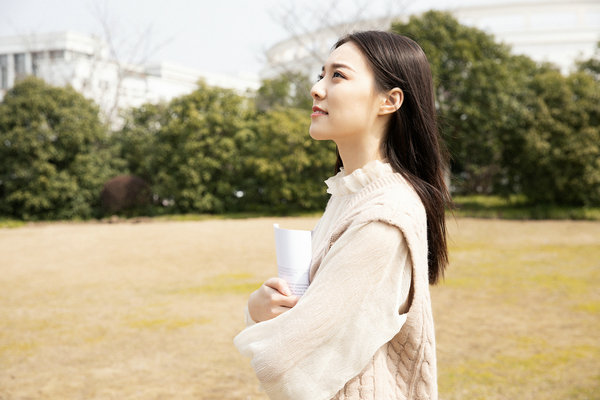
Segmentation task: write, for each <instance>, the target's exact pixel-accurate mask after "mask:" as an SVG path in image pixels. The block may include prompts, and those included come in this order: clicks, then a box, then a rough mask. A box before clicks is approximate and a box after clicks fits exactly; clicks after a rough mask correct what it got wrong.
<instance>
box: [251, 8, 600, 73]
mask: <svg viewBox="0 0 600 400" xmlns="http://www.w3.org/2000/svg"><path fill="white" fill-rule="evenodd" d="M447 11H449V12H451V13H452V14H453V15H454V16H455V17H456V18H457V19H458V21H459V22H460V23H462V24H465V25H468V26H474V27H477V28H480V29H482V30H484V31H486V32H488V33H491V34H493V35H494V36H495V37H496V40H499V41H502V42H504V43H507V44H509V45H511V46H512V50H513V53H515V54H525V55H528V56H530V57H531V58H533V59H534V60H536V61H550V62H552V63H554V64H556V65H557V66H559V67H560V69H561V71H563V73H567V72H568V71H569V70H571V69H572V68H573V66H574V62H575V60H576V59H578V58H589V57H591V56H592V55H593V53H594V50H595V48H596V43H597V42H598V41H599V40H600V0H520V1H516V0H480V1H477V2H471V4H470V5H465V6H461V7H454V8H450V9H447ZM408 17H409V15H399V16H396V17H395V18H394V19H396V20H400V21H406V20H407V19H408ZM389 27H390V18H389V17H386V18H382V19H379V20H367V21H355V22H350V23H347V24H344V25H337V26H333V27H328V28H326V29H322V30H318V31H314V32H307V33H306V34H304V35H301V36H297V37H292V38H289V39H286V40H284V41H282V42H279V43H277V44H275V45H274V46H272V47H271V48H270V49H269V50H268V51H267V65H266V66H265V68H264V69H263V70H262V71H261V75H262V76H264V77H270V76H273V75H276V74H278V73H280V72H282V71H299V72H303V73H306V74H308V75H309V76H311V77H312V76H313V75H314V76H316V74H318V73H319V72H320V69H321V66H322V65H323V62H324V60H325V59H326V58H327V55H328V53H329V52H330V50H331V46H333V44H334V43H335V42H336V40H337V39H338V38H339V37H340V36H342V35H343V34H345V33H348V32H352V31H356V30H365V29H383V30H387V29H389Z"/></svg>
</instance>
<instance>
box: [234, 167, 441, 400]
mask: <svg viewBox="0 0 600 400" xmlns="http://www.w3.org/2000/svg"><path fill="white" fill-rule="evenodd" d="M326 183H327V185H328V187H329V188H328V192H329V193H331V194H332V197H331V199H330V201H329V203H328V205H327V208H326V210H325V213H324V214H323V217H322V218H321V220H320V221H319V223H318V225H317V227H316V228H315V231H314V232H313V260H312V263H311V273H310V277H311V284H310V286H309V289H308V291H307V292H306V293H305V295H304V296H303V297H302V298H301V299H300V301H299V302H298V304H297V305H296V306H295V307H294V308H292V309H290V310H289V311H287V312H285V313H284V314H282V315H280V316H279V317H277V318H274V319H272V320H269V321H264V322H260V323H257V324H252V321H251V324H250V325H251V326H249V327H248V328H246V329H245V330H244V331H243V332H241V333H240V334H239V335H238V336H237V337H236V338H235V339H234V342H235V345H236V346H237V348H238V349H239V350H240V352H241V353H242V354H244V355H246V356H248V357H251V358H252V365H253V367H254V369H255V371H256V374H257V377H258V378H259V380H260V381H261V384H262V386H263V388H264V389H265V391H266V392H267V394H268V395H269V397H270V398H272V399H294V400H303V399H306V400H309V399H310V400H320V399H322V400H328V399H332V398H333V399H339V400H342V399H346V400H353V399H357V400H358V399H360V400H363V399H364V400H367V399H369V400H375V399H377V400H385V399H437V384H436V359H435V338H434V329H433V319H432V316H431V302H430V298H429V286H428V278H427V240H426V239H427V231H426V220H425V211H424V209H423V206H422V204H421V202H420V200H419V198H418V196H417V195H416V193H415V192H414V190H413V189H412V187H411V186H410V185H409V184H408V183H407V182H406V181H405V180H404V178H402V176H401V175H400V174H397V173H394V172H393V170H392V169H391V167H390V166H389V164H383V163H381V162H379V161H374V162H371V163H369V164H367V165H366V166H365V167H363V168H362V169H359V170H356V171H354V172H353V173H352V174H350V175H346V174H345V172H344V171H341V172H340V173H339V174H337V175H336V176H335V177H333V178H330V179H328V180H327V181H326ZM409 292H410V295H409Z"/></svg>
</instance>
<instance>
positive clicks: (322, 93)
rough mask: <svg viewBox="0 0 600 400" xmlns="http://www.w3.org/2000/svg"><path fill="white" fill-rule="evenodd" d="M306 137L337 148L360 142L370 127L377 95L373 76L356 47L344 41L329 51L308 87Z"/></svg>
mask: <svg viewBox="0 0 600 400" xmlns="http://www.w3.org/2000/svg"><path fill="white" fill-rule="evenodd" d="M310 94H311V96H312V98H313V113H312V115H311V124H310V136H311V137H312V138H313V139H317V140H333V141H335V142H336V143H337V144H338V145H339V144H340V142H343V141H347V140H360V137H362V136H364V135H367V134H369V133H370V132H371V130H372V128H373V127H374V124H375V121H376V119H377V115H378V112H379V106H380V101H381V96H380V95H379V93H378V91H377V90H376V87H375V77H374V75H373V72H372V71H371V68H370V67H369V65H368V64H367V60H366V59H365V57H364V56H363V54H362V53H361V52H360V50H359V49H358V47H357V46H356V45H355V44H354V43H352V42H347V43H344V44H343V45H341V46H340V47H338V48H337V49H335V50H333V51H332V52H331V54H330V55H329V58H328V59H327V62H326V63H325V65H324V66H323V71H322V73H321V75H320V79H319V81H318V82H317V83H315V85H314V86H313V87H312V89H311V91H310Z"/></svg>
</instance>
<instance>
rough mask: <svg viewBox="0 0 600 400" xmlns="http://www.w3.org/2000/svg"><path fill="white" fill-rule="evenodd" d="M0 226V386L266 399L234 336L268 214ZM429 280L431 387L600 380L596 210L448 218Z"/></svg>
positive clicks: (535, 392) (527, 389) (468, 394)
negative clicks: (441, 267)
mask: <svg viewBox="0 0 600 400" xmlns="http://www.w3.org/2000/svg"><path fill="white" fill-rule="evenodd" d="M316 221H317V219H316V218H255V219H247V220H207V221H195V222H149V223H136V224H133V223H121V224H92V223H91V224H44V225H33V226H25V227H22V228H17V229H0V322H1V324H2V329H1V330H0V399H27V398H35V399H75V398H85V399H109V398H111V399H112V398H115V399H117V398H118V399H163V398H164V399H215V400H216V399H244V400H246V399H266V396H265V395H264V394H263V393H261V391H260V389H259V387H258V382H257V380H256V378H255V377H254V373H253V371H252V369H251V368H250V365H249V362H248V360H246V359H244V358H242V357H241V356H240V355H239V354H238V353H237V351H236V350H235V348H234V347H233V345H232V339H233V337H234V336H235V335H236V334H237V333H238V332H239V331H240V330H241V329H243V326H244V325H243V315H242V310H243V308H244V306H245V302H246V300H247V297H248V294H249V293H250V292H251V291H252V290H254V289H255V288H256V287H258V286H259V285H260V284H261V282H262V281H263V280H264V279H266V278H268V277H269V276H272V275H273V274H275V271H276V268H275V263H274V259H275V254H274V246H273V232H272V224H273V223H274V222H279V223H280V224H282V226H284V227H287V228H297V229H312V228H313V226H314V224H315V223H316ZM450 231H451V251H450V256H451V266H450V268H449V270H448V272H447V274H446V281H445V283H442V284H441V285H439V286H437V287H434V288H433V289H432V296H433V301H434V313H435V318H436V332H437V339H438V369H439V386H440V397H441V398H444V399H466V398H469V399H536V400H537V399H559V398H569V399H590V398H598V397H593V396H597V395H595V393H599V392H600V385H599V384H598V382H599V381H600V362H599V361H598V360H600V344H599V343H598V340H597V332H598V331H599V330H600V312H599V310H600V307H599V306H598V304H600V292H599V290H598V288H599V287H600V223H597V222H595V223H594V222H571V221H560V222H517V221H512V222H511V221H496V220H471V219H458V220H456V221H454V220H451V221H450Z"/></svg>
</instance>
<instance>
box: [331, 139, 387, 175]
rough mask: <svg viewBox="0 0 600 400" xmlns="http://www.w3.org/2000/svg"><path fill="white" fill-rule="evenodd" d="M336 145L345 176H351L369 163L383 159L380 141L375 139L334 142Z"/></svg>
mask: <svg viewBox="0 0 600 400" xmlns="http://www.w3.org/2000/svg"><path fill="white" fill-rule="evenodd" d="M336 144H337V147H338V151H339V152H340V157H341V158H342V162H343V163H344V171H345V172H346V173H347V174H351V173H352V172H354V171H355V170H357V169H359V168H361V167H363V166H364V165H366V164H367V163H369V162H371V161H374V160H383V159H384V158H385V157H384V155H383V154H382V152H381V141H380V140H377V139H375V138H366V140H361V141H353V140H352V141H336Z"/></svg>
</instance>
